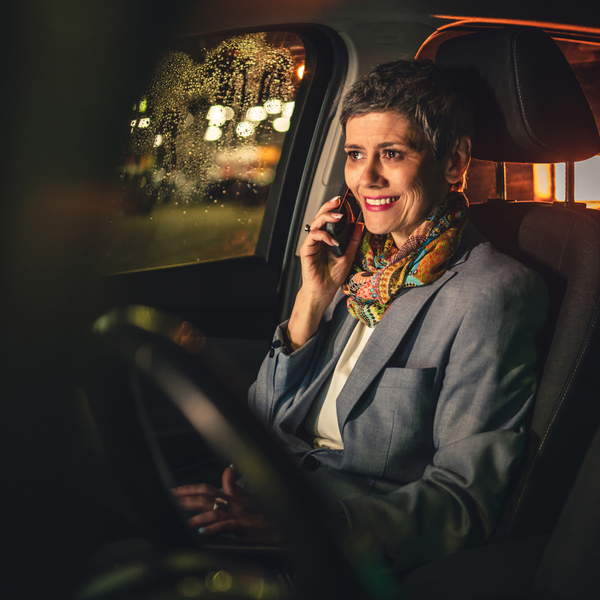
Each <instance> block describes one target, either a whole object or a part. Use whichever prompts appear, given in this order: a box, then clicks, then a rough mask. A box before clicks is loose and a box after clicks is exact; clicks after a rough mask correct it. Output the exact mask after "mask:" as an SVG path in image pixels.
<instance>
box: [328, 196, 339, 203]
mask: <svg viewBox="0 0 600 600" xmlns="http://www.w3.org/2000/svg"><path fill="white" fill-rule="evenodd" d="M339 199H340V197H339V196H336V197H335V198H332V199H331V200H330V201H329V202H339Z"/></svg>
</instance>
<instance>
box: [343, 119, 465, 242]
mask: <svg viewBox="0 0 600 600" xmlns="http://www.w3.org/2000/svg"><path fill="white" fill-rule="evenodd" d="M345 150H346V154H347V155H348V159H347V160H346V184H347V185H348V187H349V188H350V189H351V190H352V192H353V194H354V195H355V196H356V198H357V199H358V202H359V203H360V206H361V208H362V210H363V215H364V219H365V225H366V228H367V229H368V230H369V231H370V232H371V233H376V234H384V233H391V234H392V236H393V237H394V241H395V242H396V246H398V247H400V246H402V244H403V243H404V242H405V241H406V239H407V238H408V236H409V235H410V234H411V233H412V232H413V231H414V230H415V229H416V228H417V227H418V226H419V225H420V224H421V223H422V222H423V221H424V220H425V219H426V218H427V217H428V216H429V214H430V213H431V212H432V210H433V209H434V208H435V207H436V206H437V205H439V204H440V203H441V202H442V201H443V200H444V199H445V198H446V196H447V194H448V190H449V188H450V183H451V182H453V181H455V180H456V176H457V171H456V169H455V168H454V162H455V161H453V158H452V157H451V156H449V157H448V158H446V159H444V160H442V161H440V162H439V163H438V162H436V161H435V159H434V157H433V154H432V152H431V150H429V148H427V147H425V144H419V140H418V137H417V134H416V133H415V131H414V129H413V128H412V127H411V126H410V124H409V122H408V121H407V120H406V119H405V118H404V117H402V116H400V115H398V114H397V113H394V112H391V111H388V112H383V113H368V114H366V115H361V116H358V117H354V118H351V119H349V120H348V122H347V124H346V145H345ZM460 174H461V175H462V171H461V172H460Z"/></svg>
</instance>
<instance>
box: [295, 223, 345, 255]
mask: <svg viewBox="0 0 600 600" xmlns="http://www.w3.org/2000/svg"><path fill="white" fill-rule="evenodd" d="M320 242H323V243H325V244H327V245H328V246H339V243H338V242H337V240H335V239H334V238H333V237H332V236H330V235H329V234H328V233H327V232H326V231H323V230H322V229H317V230H316V231H311V232H310V233H309V234H308V235H307V236H306V239H305V240H304V244H302V247H303V248H304V249H305V250H306V251H305V255H306V256H312V255H313V254H316V253H318V252H319V251H320V250H321V244H320Z"/></svg>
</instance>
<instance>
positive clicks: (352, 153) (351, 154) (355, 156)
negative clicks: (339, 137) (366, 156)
mask: <svg viewBox="0 0 600 600" xmlns="http://www.w3.org/2000/svg"><path fill="white" fill-rule="evenodd" d="M346 154H347V155H348V159H349V160H360V159H361V158H362V157H363V155H362V152H359V151H358V150H348V151H346Z"/></svg>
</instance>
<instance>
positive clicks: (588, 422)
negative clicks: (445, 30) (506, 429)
mask: <svg viewBox="0 0 600 600" xmlns="http://www.w3.org/2000/svg"><path fill="white" fill-rule="evenodd" d="M435 62H436V64H440V65H442V66H444V67H446V68H448V69H449V70H450V71H451V72H452V74H453V76H454V77H456V78H457V79H458V80H459V81H460V83H461V85H462V86H463V88H464V90H465V92H466V94H467V96H468V97H469V98H470V100H471V102H472V103H473V105H474V109H475V114H476V139H475V143H474V146H473V157H474V158H477V159H481V160H488V161H494V162H496V164H497V173H500V177H499V178H498V179H499V181H500V185H499V188H500V189H499V190H498V191H497V194H496V195H497V197H498V198H494V199H491V200H490V201H489V202H488V203H485V204H478V205H473V206H472V207H471V210H470V214H471V218H472V220H473V222H474V223H475V225H476V226H477V228H478V229H479V230H480V231H481V233H482V234H483V235H485V236H486V237H487V238H488V239H489V240H490V241H491V242H492V243H494V244H495V245H496V246H497V247H498V248H499V249H500V250H501V251H503V252H505V253H507V254H509V255H511V256H513V257H514V258H516V259H517V260H519V261H520V262H522V263H524V264H525V265H527V266H529V267H531V268H533V269H535V270H536V271H538V272H539V273H540V275H541V276H542V277H543V278H544V280H545V282H546V285H547V287H548V292H549V297H550V304H549V312H548V317H547V320H546V323H545V326H544V328H543V330H542V331H541V332H540V335H539V337H538V349H539V385H538V392H537V396H536V400H535V404H534V408H533V412H532V414H531V415H530V422H529V431H528V433H529V436H528V442H527V447H526V453H525V456H524V458H523V460H522V461H521V463H520V465H519V467H518V471H517V473H515V476H514V481H513V484H512V487H511V489H510V490H509V495H508V499H507V502H506V505H505V509H504V512H503V514H502V516H501V519H500V522H499V524H498V527H497V529H496V532H495V533H494V535H493V536H492V539H491V542H500V541H502V542H503V543H502V544H498V545H496V546H489V545H488V547H487V548H482V549H473V550H471V551H466V552H464V553H459V554H458V555H455V556H454V557H447V559H444V560H442V561H441V562H437V563H436V562H434V563H430V564H429V565H426V566H425V567H422V568H421V569H417V570H416V571H415V572H413V573H412V574H411V575H410V576H409V577H408V578H407V580H406V583H407V585H408V586H409V587H411V588H412V589H413V590H417V591H418V593H419V597H425V598H427V597H444V598H476V597H485V598H492V597H494V598H496V597H498V598H499V597H511V598H513V597H514V598H516V597H521V596H519V594H523V596H522V597H530V596H529V594H530V590H531V585H532V583H533V581H534V576H535V572H536V569H537V568H538V565H539V564H540V561H542V568H540V571H539V572H538V576H537V579H536V580H535V581H536V586H537V588H538V589H539V590H543V589H545V590H546V591H548V590H549V589H551V588H548V587H545V588H544V585H545V583H544V581H546V579H547V576H549V574H551V571H552V569H553V568H556V565H557V564H560V563H557V562H556V560H557V557H558V556H560V551H559V550H558V548H559V546H560V544H559V543H558V542H557V541H556V539H557V536H559V535H560V536H562V537H564V536H565V535H567V534H566V533H565V530H567V531H570V530H571V528H572V527H571V524H570V523H571V521H572V519H573V518H575V519H577V518H581V517H580V516H578V515H577V514H575V515H573V514H572V511H573V509H572V508H571V509H570V511H571V514H570V515H568V514H567V516H565V514H566V513H564V514H563V517H562V519H561V522H560V527H558V528H557V529H556V530H555V533H554V535H553V536H552V538H551V539H550V543H549V545H548V548H547V550H546V554H544V549H545V547H546V543H547V540H548V536H549V534H550V533H551V532H552V531H553V529H554V528H555V526H556V523H557V520H558V518H559V516H560V514H561V511H562V510H563V507H564V506H565V502H566V499H567V496H568V495H569V492H570V490H571V488H572V487H573V483H574V481H575V478H576V477H577V472H578V470H579V468H580V466H581V463H582V461H583V458H584V456H585V454H586V451H587V450H588V448H589V447H590V443H591V441H592V439H593V436H594V433H595V432H596V430H597V428H598V424H599V422H600V402H598V395H599V391H600V388H599V385H598V378H597V376H596V368H597V366H596V365H597V364H598V360H599V358H600V344H599V340H598V337H599V336H598V327H599V323H598V313H599V310H600V218H599V217H600V215H599V214H598V213H597V212H596V211H592V210H589V209H586V208H585V205H580V204H575V202H574V198H573V183H572V182H573V178H572V173H573V164H572V163H573V161H578V160H584V159H587V158H590V157H591V156H593V155H595V154H597V153H598V152H599V151H600V138H599V136H598V129H597V126H596V123H595V120H594V116H593V113H592V111H591V109H590V106H589V104H588V102H587V99H586V97H585V94H584V92H583V90H582V89H581V86H580V84H579V82H578V80H577V78H576V76H575V74H574V72H573V70H572V69H571V67H570V65H569V63H568V62H567V60H566V58H565V57H564V55H563V54H562V52H561V50H560V49H559V48H558V46H557V45H556V43H555V42H554V40H553V39H552V38H551V37H550V36H549V35H548V34H546V33H545V32H544V31H542V30H540V29H537V28H533V27H510V28H502V29H499V28H498V29H486V30H483V31H481V32H478V33H474V34H468V35H464V36H460V37H455V38H452V39H449V40H447V41H445V42H443V43H442V44H441V45H440V46H439V48H438V50H437V53H436V57H435ZM504 162H526V163H550V162H552V163H554V162H566V163H567V173H568V176H567V188H568V189H567V194H566V202H565V203H558V202H555V203H554V204H542V203H534V202H509V201H506V200H505V198H506V194H505V188H504V189H503V187H504V185H505V184H504V183H503V181H502V173H503V163H504ZM569 174H570V175H571V176H569ZM596 445H600V442H599V443H597V444H596ZM598 450H600V449H598ZM597 453H600V452H597ZM590 460H591V459H590ZM596 462H597V461H596ZM582 476H583V471H582V475H580V477H582ZM584 485H585V482H581V481H578V488H579V489H581V487H582V486H584ZM594 485H595V488H597V487H598V485H597V483H596V484H594ZM596 491H598V490H596ZM575 493H576V492H575V489H574V490H573V492H572V494H571V497H570V500H569V505H570V506H573V504H574V502H576V499H575V500H574V494H575ZM565 519H566V521H565ZM561 532H562V533H561ZM567 537H568V536H567ZM569 539H570V542H571V544H572V545H573V546H576V545H577V540H576V539H574V538H573V536H571V537H570V538H569ZM588 541H589V540H588ZM595 545H596V546H598V543H597V541H596V544H595ZM588 547H589V544H588ZM551 551H552V553H553V557H554V558H548V553H549V552H551ZM596 551H598V548H596ZM461 554H463V555H464V556H463V557H461ZM542 556H544V558H543V559H542ZM562 568H563V570H564V565H563V567H562ZM544 569H545V575H544ZM559 570H560V569H559ZM591 574H592V571H590V575H591ZM564 580H566V578H565V577H564V576H563V583H564ZM440 586H443V587H440ZM563 587H564V586H563ZM573 589H574V590H575V589H577V588H576V587H575V588H573ZM596 589H598V588H596ZM442 592H443V596H440V594H441V593H442ZM578 593H579V594H580V595H579V596H577V595H564V596H560V597H561V598H563V597H564V598H567V597H569V598H570V597H573V598H575V597H585V595H581V594H582V593H583V592H582V589H580V590H579V592H578ZM436 594H437V596H436ZM490 594H491V595H490ZM540 597H547V596H546V595H544V594H542V596H540Z"/></svg>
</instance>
